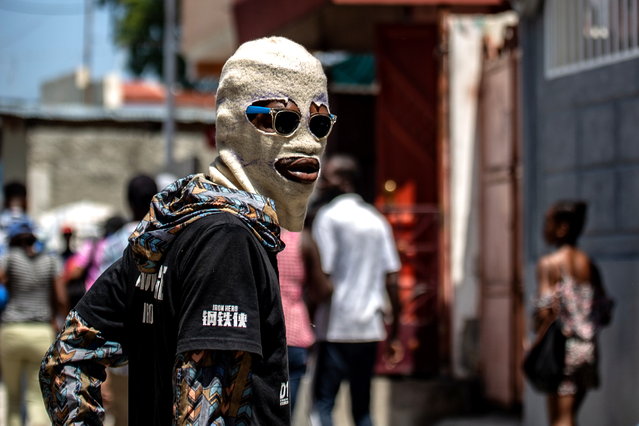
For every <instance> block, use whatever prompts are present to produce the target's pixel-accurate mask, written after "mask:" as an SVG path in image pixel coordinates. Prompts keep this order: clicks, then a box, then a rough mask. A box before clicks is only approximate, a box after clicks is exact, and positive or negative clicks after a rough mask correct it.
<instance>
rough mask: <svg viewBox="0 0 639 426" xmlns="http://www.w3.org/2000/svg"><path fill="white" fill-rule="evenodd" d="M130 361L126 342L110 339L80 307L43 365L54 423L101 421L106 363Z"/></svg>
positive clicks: (44, 388)
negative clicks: (88, 320)
mask: <svg viewBox="0 0 639 426" xmlns="http://www.w3.org/2000/svg"><path fill="white" fill-rule="evenodd" d="M126 362H127V359H126V357H125V356H124V354H123V352H122V346H121V345H120V344H119V343H117V342H112V341H108V340H106V339H105V338H104V337H103V336H102V333H101V332H100V331H99V330H96V329H95V328H93V327H91V326H89V325H88V324H87V323H86V321H84V320H83V319H82V318H81V317H80V316H79V315H78V313H77V312H76V311H71V312H70V313H69V315H68V316H67V318H66V321H65V324H64V328H63V329H62V331H61V332H60V334H59V335H58V337H57V339H56V341H55V342H54V343H53V345H51V347H50V348H49V350H48V351H47V353H46V355H45V356H44V359H43V360H42V365H41V366H40V389H41V390H42V396H43V398H44V402H45V405H46V407H47V411H48V413H49V417H50V418H51V423H52V424H54V425H81V424H82V425H87V424H88V425H101V424H102V422H103V421H104V408H103V407H102V396H101V394H100V385H101V384H102V382H103V381H104V379H105V378H106V373H105V367H106V366H114V367H117V366H120V365H124V364H125V363H126Z"/></svg>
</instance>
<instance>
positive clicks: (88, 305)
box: [76, 213, 290, 425]
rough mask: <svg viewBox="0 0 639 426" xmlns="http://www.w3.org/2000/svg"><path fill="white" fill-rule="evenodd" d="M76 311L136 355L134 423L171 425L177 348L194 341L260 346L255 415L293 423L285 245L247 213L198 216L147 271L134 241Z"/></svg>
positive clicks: (132, 359)
mask: <svg viewBox="0 0 639 426" xmlns="http://www.w3.org/2000/svg"><path fill="white" fill-rule="evenodd" d="M76 310H77V311H78V313H79V314H80V316H81V317H82V318H84V319H85V320H86V321H87V322H88V323H89V325H91V326H92V327H95V328H96V329H98V330H100V331H102V333H103V334H104V336H105V337H106V338H107V339H109V340H114V341H117V342H120V343H121V344H122V346H123V348H124V351H125V353H126V354H127V355H128V358H129V423H130V424H134V425H142V424H144V425H147V424H148V425H167V424H171V422H172V403H173V384H172V375H173V369H174V361H175V356H176V354H178V353H182V352H185V351H190V350H230V351H236V350H241V351H247V352H250V353H252V354H255V355H256V356H254V357H253V360H254V361H253V364H252V372H253V376H252V383H253V404H252V405H253V419H254V424H259V425H279V424H289V423H290V408H289V405H288V369H287V357H286V336H285V329H284V316H283V312H282V305H281V299H280V292H279V283H278V279H277V272H276V261H275V254H274V253H269V252H267V251H266V250H265V249H264V247H263V246H262V245H261V244H260V242H259V241H258V240H257V238H256V237H255V236H254V235H253V234H252V231H251V230H250V229H249V228H248V227H247V226H246V225H245V224H244V223H243V222H242V221H241V220H240V219H239V218H237V217H235V216H233V215H231V214H228V213H220V214H214V215H210V216H207V217H205V218H202V219H199V220H197V221H196V222H194V223H192V224H190V225H188V226H187V227H186V228H185V229H184V230H183V231H181V232H180V234H178V236H177V237H176V238H175V240H174V241H173V243H172V245H171V247H170V248H169V250H168V252H167V254H166V257H165V260H164V261H163V264H162V266H161V267H160V269H159V272H158V273H157V274H152V275H148V274H140V272H139V271H138V270H137V268H136V265H135V263H134V261H133V257H132V255H131V252H130V248H127V249H126V250H125V252H124V256H123V258H122V259H121V260H119V261H118V262H116V263H115V264H114V265H113V266H111V267H110V268H109V269H108V270H107V271H106V272H105V273H104V274H103V275H102V276H101V277H100V278H99V279H98V280H97V281H96V283H95V284H94V285H93V286H92V287H91V290H90V291H89V292H88V293H87V294H86V296H85V297H84V298H83V299H82V300H81V302H80V303H79V304H78V305H77V306H76Z"/></svg>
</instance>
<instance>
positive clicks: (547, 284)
mask: <svg viewBox="0 0 639 426" xmlns="http://www.w3.org/2000/svg"><path fill="white" fill-rule="evenodd" d="M554 290H555V287H554V283H553V279H552V277H551V265H550V261H549V260H548V259H547V258H544V257H542V258H541V259H539V262H537V306H535V311H534V316H533V319H534V321H533V327H534V331H535V332H536V333H539V332H540V331H541V330H543V329H545V327H544V325H546V324H547V323H548V321H549V320H550V319H551V318H553V317H554V316H555V309H556V306H555V302H554V299H553V296H552V295H553V294H554ZM549 301H550V302H549Z"/></svg>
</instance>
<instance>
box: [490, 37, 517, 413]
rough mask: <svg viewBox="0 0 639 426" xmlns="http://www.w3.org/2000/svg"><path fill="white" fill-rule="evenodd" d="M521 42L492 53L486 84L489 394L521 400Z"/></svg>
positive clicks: (504, 399)
mask: <svg viewBox="0 0 639 426" xmlns="http://www.w3.org/2000/svg"><path fill="white" fill-rule="evenodd" d="M518 64H519V57H518V51H517V50H516V49H506V50H505V51H504V52H503V53H502V54H501V55H500V56H499V57H497V58H492V59H485V60H484V67H483V75H482V84H481V91H480V101H479V102H480V104H479V107H480V153H481V154H480V156H481V165H480V167H481V172H480V173H481V190H480V197H481V201H480V206H481V215H480V216H481V219H480V220H481V228H480V245H481V250H480V260H479V261H480V279H481V296H480V316H481V317H480V363H481V374H482V378H483V383H484V386H485V388H484V390H485V396H486V398H487V399H488V400H490V401H492V402H496V403H498V404H500V405H504V406H512V405H516V404H518V403H520V402H521V387H522V382H521V380H522V379H521V372H520V371H521V369H520V365H521V357H522V350H521V341H522V332H523V330H522V328H523V323H522V321H523V317H522V312H523V309H522V281H521V229H520V228H521V209H520V206H521V202H520V181H521V178H520V177H521V159H520V149H519V139H520V138H519V116H518V114H519V110H518V99H519V96H518V78H517V77H518Z"/></svg>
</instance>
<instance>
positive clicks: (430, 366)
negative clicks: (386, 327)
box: [376, 24, 441, 374]
mask: <svg viewBox="0 0 639 426" xmlns="http://www.w3.org/2000/svg"><path fill="white" fill-rule="evenodd" d="M437 34H438V30H437V26H436V25H434V24H433V25H428V24H425V25H388V26H381V27H380V28H379V30H378V33H377V47H376V48H377V51H376V57H377V60H378V72H377V76H378V82H379V84H380V92H379V95H378V97H377V111H376V144H377V188H378V194H379V195H378V198H377V200H378V202H377V204H378V207H379V208H380V209H381V210H382V211H384V212H385V213H386V215H387V217H388V219H389V221H390V223H391V224H392V226H393V229H394V232H395V237H396V241H397V246H398V249H399V252H400V256H401V259H402V265H403V266H402V271H401V273H400V298H401V301H402V305H403V313H402V317H401V327H400V334H401V338H402V339H403V341H404V343H405V345H406V348H407V357H406V359H405V360H404V362H402V363H401V364H400V365H399V366H396V367H390V366H388V365H385V364H384V363H383V362H381V363H379V364H378V368H377V371H378V372H379V373H395V374H436V373H437V372H438V369H439V357H440V345H439V326H440V324H441V318H440V317H439V309H438V308H439V299H438V298H439V294H440V282H439V250H438V242H439V235H440V223H441V221H440V219H439V196H438V184H439V173H440V169H439V166H438V165H439V161H438V150H437V146H438V145H437V105H438V103H437V101H438V96H437V89H438V88H437V81H438V80H437V77H438V63H437V57H436V47H437V40H438V37H437Z"/></svg>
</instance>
